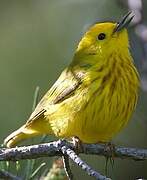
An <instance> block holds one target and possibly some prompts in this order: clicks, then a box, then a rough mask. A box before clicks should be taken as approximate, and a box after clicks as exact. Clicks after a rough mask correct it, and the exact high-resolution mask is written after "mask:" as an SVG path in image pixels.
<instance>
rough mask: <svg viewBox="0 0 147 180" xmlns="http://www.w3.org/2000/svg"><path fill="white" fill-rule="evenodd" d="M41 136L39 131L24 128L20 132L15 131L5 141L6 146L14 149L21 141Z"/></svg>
mask: <svg viewBox="0 0 147 180" xmlns="http://www.w3.org/2000/svg"><path fill="white" fill-rule="evenodd" d="M36 135H39V133H38V132H37V131H34V130H32V129H28V128H26V127H25V125H24V126H22V127H21V128H19V129H18V130H16V131H14V132H13V133H12V134H10V135H9V136H8V137H7V138H6V139H5V140H4V145H6V146H7V147H9V148H10V147H14V146H15V145H16V144H17V143H19V142H20V141H23V140H25V139H27V138H30V137H33V136H36Z"/></svg>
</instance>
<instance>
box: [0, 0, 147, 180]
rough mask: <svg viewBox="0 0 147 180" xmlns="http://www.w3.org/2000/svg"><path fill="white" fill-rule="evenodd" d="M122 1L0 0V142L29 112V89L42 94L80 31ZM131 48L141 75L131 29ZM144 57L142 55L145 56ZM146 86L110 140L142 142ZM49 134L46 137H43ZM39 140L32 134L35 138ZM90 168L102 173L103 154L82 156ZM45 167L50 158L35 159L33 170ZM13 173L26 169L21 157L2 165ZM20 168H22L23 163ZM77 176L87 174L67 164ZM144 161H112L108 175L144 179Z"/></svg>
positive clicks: (115, 13)
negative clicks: (122, 127) (132, 111)
mask: <svg viewBox="0 0 147 180" xmlns="http://www.w3.org/2000/svg"><path fill="white" fill-rule="evenodd" d="M127 2H128V1H127V0H126V1H125V0H124V1H123V0H120V1H119V0H111V1H110V0H103V1H101V0H60V1H59V0H44V1H39V0H35V1H34V0H25V1H20V0H13V1H8V0H0V82H1V86H0V87H1V88H0V96H1V101H0V107H1V110H0V122H1V126H0V141H1V143H2V141H3V139H4V137H6V136H7V135H8V134H9V133H10V132H12V131H13V130H15V129H17V128H18V127H19V126H21V125H22V124H23V123H24V121H26V119H27V118H28V116H29V114H30V113H31V107H32V101H33V94H34V90H35V88H36V86H39V87H40V89H41V90H40V91H41V96H42V95H43V94H44V93H45V92H46V91H47V90H48V89H49V87H50V86H51V85H52V84H53V82H54V81H55V80H56V79H57V77H58V76H59V74H60V72H61V71H62V69H63V68H64V67H65V66H66V65H67V64H68V63H69V62H70V61H71V59H72V57H73V53H74V51H75V48H76V46H77V43H78V41H79V39H80V37H81V35H82V34H83V33H84V32H85V30H86V29H87V27H89V25H90V24H93V23H94V22H96V21H103V20H114V21H117V20H118V19H119V18H120V16H122V15H123V14H124V13H126V12H127V11H128V5H127ZM142 8H143V9H142V11H143V21H144V23H146V22H145V20H146V19H147V12H146V9H147V1H145V0H143V7H142ZM130 38H131V40H130V41H131V47H132V48H131V49H132V53H133V56H134V59H135V63H136V65H137V67H138V69H139V71H140V74H141V76H142V77H144V76H143V75H144V74H147V72H146V71H142V64H141V63H142V59H143V49H142V46H141V43H140V39H139V36H137V34H136V33H135V31H134V28H133V27H132V28H130ZM144 61H145V62H147V59H144ZM146 107H147V91H145V90H144V89H142V90H141V92H140V100H139V103H138V107H137V110H136V112H135V115H134V117H133V121H131V122H130V123H129V125H128V127H127V128H126V129H125V130H123V131H122V132H121V133H120V134H119V135H118V136H117V137H116V139H115V140H114V142H115V143H116V144H118V145H119V144H120V145H125V146H132V147H133V146H136V147H142V148H143V147H144V148H146V147H147V141H146V137H147V121H146V120H147V119H146V117H147V112H146ZM51 139H53V138H52V137H49V138H47V139H46V141H48V140H49V141H50V140H51ZM37 141H38V138H37V139H35V141H34V143H35V142H37ZM82 158H83V159H85V160H86V161H87V162H88V163H89V164H90V165H91V166H92V167H95V168H96V169H98V170H99V171H100V172H101V173H103V174H104V173H105V172H104V169H105V158H103V157H97V156H84V155H82ZM44 161H46V164H45V165H44V166H43V167H42V168H41V170H40V171H39V173H40V175H41V173H42V172H44V169H47V172H48V171H49V169H50V167H51V164H52V158H49V159H46V158H42V159H39V160H37V161H35V165H34V169H37V168H38V166H40V165H41V164H42V163H44ZM3 165H4V166H5V167H4V168H5V169H8V170H11V172H12V173H13V172H14V174H16V169H18V172H17V173H18V175H21V173H22V171H23V173H25V172H26V170H25V169H26V167H25V165H26V162H24V161H22V162H20V165H19V166H20V167H19V166H18V164H16V163H12V162H10V163H9V164H8V163H5V164H3ZM23 167H24V168H25V169H24V168H23ZM72 170H73V173H74V174H75V177H76V179H81V178H82V179H87V180H88V179H92V178H90V177H88V176H87V175H86V174H85V173H84V172H83V171H82V170H81V169H79V168H77V167H75V166H73V165H72ZM146 170H147V162H134V161H130V160H115V164H114V168H113V170H112V169H111V166H110V168H109V173H108V174H109V175H110V176H111V177H112V178H113V179H119V180H124V179H125V180H127V179H128V180H130V179H136V178H139V177H144V178H147V171H146Z"/></svg>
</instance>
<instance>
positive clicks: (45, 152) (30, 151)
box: [0, 140, 147, 161]
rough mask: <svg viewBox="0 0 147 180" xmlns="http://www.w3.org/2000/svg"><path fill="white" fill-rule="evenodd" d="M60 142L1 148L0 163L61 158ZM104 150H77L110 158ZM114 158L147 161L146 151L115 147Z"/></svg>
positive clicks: (97, 146) (102, 147) (87, 146)
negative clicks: (41, 158) (53, 157)
mask: <svg viewBox="0 0 147 180" xmlns="http://www.w3.org/2000/svg"><path fill="white" fill-rule="evenodd" d="M60 141H61V140H58V141H54V142H50V143H44V144H38V145H31V146H24V147H16V148H10V149H9V148H1V149H0V161H17V160H21V159H36V158H40V157H49V156H50V157H52V156H62V153H61V152H60V151H59V149H58V147H59V145H58V144H59V143H60ZM64 143H65V144H64V145H66V146H67V147H69V148H70V149H72V150H74V145H73V144H72V143H69V142H64ZM105 149H106V146H105V144H82V148H81V149H79V153H84V154H92V155H101V156H106V157H110V154H111V153H109V152H108V151H106V150H105ZM114 157H116V158H121V159H133V160H147V149H138V148H129V147H117V146H115V150H114Z"/></svg>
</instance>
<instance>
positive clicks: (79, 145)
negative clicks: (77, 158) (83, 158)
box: [72, 136, 82, 154]
mask: <svg viewBox="0 0 147 180" xmlns="http://www.w3.org/2000/svg"><path fill="white" fill-rule="evenodd" d="M72 143H73V144H74V147H75V152H76V154H79V151H80V149H81V148H82V141H81V140H80V139H79V138H78V137H77V136H74V137H72Z"/></svg>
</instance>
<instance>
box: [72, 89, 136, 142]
mask: <svg viewBox="0 0 147 180" xmlns="http://www.w3.org/2000/svg"><path fill="white" fill-rule="evenodd" d="M116 92H117V93H118V91H116ZM136 99H137V98H136V93H135V92H134V93H130V94H122V95H121V93H118V94H115V93H114V94H113V95H112V97H111V98H108V96H105V95H104V96H103V99H100V97H96V98H94V99H93V100H92V99H91V100H90V101H89V102H88V105H86V108H85V110H83V111H82V112H81V113H79V115H78V116H77V119H76V124H75V126H74V132H75V133H77V134H75V135H76V136H78V137H79V138H80V139H81V140H82V141H83V142H85V143H96V142H108V141H110V140H111V139H112V138H113V136H114V135H115V134H117V133H118V132H119V131H120V130H121V129H122V128H123V127H124V126H125V125H126V124H127V123H128V120H129V119H130V117H131V115H132V113H133V110H134V108H135V105H136ZM77 125H79V126H80V128H79V126H78V127H77ZM76 127H77V128H76ZM76 129H77V130H76Z"/></svg>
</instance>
